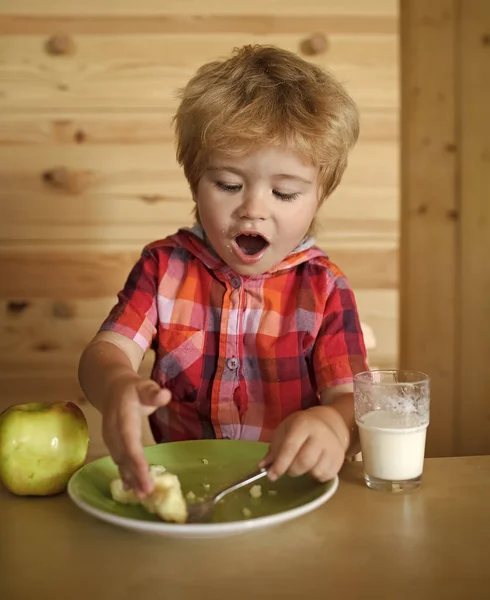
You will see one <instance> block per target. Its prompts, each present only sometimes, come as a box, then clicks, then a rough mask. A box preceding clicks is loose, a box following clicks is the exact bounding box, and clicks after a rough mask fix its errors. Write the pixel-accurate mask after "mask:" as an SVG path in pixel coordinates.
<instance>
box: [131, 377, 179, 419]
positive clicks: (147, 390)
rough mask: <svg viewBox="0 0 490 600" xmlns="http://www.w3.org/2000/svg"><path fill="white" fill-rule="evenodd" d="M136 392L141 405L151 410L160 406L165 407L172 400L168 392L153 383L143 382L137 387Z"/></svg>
mask: <svg viewBox="0 0 490 600" xmlns="http://www.w3.org/2000/svg"><path fill="white" fill-rule="evenodd" d="M137 390H138V397H139V401H140V403H141V405H142V406H144V407H148V408H153V410H155V409H156V408H159V407H160V406H166V405H167V404H168V403H169V402H170V400H171V399H172V394H171V393H170V391H169V390H167V389H165V388H162V387H160V386H159V385H158V383H156V382H155V381H144V382H142V383H141V384H139V385H138V386H137ZM144 412H145V413H146V412H147V411H146V410H145V411H144ZM151 412H153V411H151Z"/></svg>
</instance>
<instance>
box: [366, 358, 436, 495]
mask: <svg viewBox="0 0 490 600" xmlns="http://www.w3.org/2000/svg"><path fill="white" fill-rule="evenodd" d="M354 406H355V414H356V423H357V425H358V426H359V435H360V440H361V452H362V460H363V466H364V479H365V481H366V484H367V486H368V487H369V488H371V489H373V490H384V491H390V492H401V491H405V490H410V489H415V488H417V487H418V486H419V485H420V483H421V480H422V472H423V468H424V455H425V438H426V433H427V427H428V425H429V407H430V389H429V377H428V376H427V375H425V373H420V372H418V371H403V370H390V371H365V372H363V373H358V374H357V375H356V376H355V377H354Z"/></svg>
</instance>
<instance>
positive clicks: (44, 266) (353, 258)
mask: <svg viewBox="0 0 490 600" xmlns="http://www.w3.org/2000/svg"><path fill="white" fill-rule="evenodd" d="M330 255H331V257H332V260H334V261H335V262H336V263H338V264H339V265H341V268H342V270H343V271H344V272H345V273H346V275H347V277H348V278H349V280H350V282H351V285H352V286H353V287H354V288H355V289H376V288H381V289H393V288H395V287H396V285H397V251H386V250H376V249H371V250H370V249H366V250H365V251H364V253H363V262H360V261H359V253H358V251H356V250H352V249H340V248H339V249H337V250H335V251H332V252H330ZM138 257H139V252H138V251H136V250H129V249H128V248H127V246H119V248H118V247H117V246H116V245H114V246H113V247H112V250H108V249H107V247H96V246H95V247H94V246H93V245H90V246H88V247H87V246H78V247H77V245H73V246H70V245H66V247H64V248H63V249H62V250H60V249H57V248H53V247H51V248H50V247H49V246H46V247H39V246H33V247H31V249H28V246H23V247H20V246H17V247H15V248H9V249H3V250H1V249H0V282H1V283H0V297H2V298H20V299H25V298H44V297H54V298H62V299H64V298H100V297H102V296H107V295H109V294H113V293H115V292H116V291H117V290H118V289H119V288H120V287H121V286H122V285H123V284H124V281H125V280H126V277H127V275H128V274H129V271H130V269H131V268H132V266H133V265H134V263H135V262H136V260H137V259H138Z"/></svg>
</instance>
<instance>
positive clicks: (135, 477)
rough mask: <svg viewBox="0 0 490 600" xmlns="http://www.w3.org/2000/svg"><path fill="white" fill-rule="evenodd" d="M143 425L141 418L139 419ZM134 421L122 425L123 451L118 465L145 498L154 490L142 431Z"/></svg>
mask: <svg viewBox="0 0 490 600" xmlns="http://www.w3.org/2000/svg"><path fill="white" fill-rule="evenodd" d="M137 422H138V423H139V426H141V419H139V421H137ZM134 424H135V423H134V421H133V422H131V421H126V424H125V425H123V426H122V427H121V438H120V439H121V446H122V449H123V452H122V453H121V456H120V459H119V462H118V465H119V471H120V473H121V477H122V479H123V481H124V482H125V483H126V484H127V485H128V486H129V487H131V488H132V489H133V490H134V492H135V493H136V495H137V496H138V498H143V497H144V496H146V495H147V494H148V493H150V492H151V491H152V490H153V480H152V479H151V477H150V472H149V466H148V462H147V461H146V458H145V455H144V453H143V444H142V441H141V431H140V429H139V428H138V429H136V428H135V427H134Z"/></svg>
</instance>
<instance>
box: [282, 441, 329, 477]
mask: <svg viewBox="0 0 490 600" xmlns="http://www.w3.org/2000/svg"><path fill="white" fill-rule="evenodd" d="M321 456H322V446H321V445H320V444H319V443H318V441H317V440H316V439H314V438H311V437H310V438H307V440H306V442H305V443H304V444H303V445H302V446H301V448H300V449H299V452H298V453H297V454H296V456H295V457H294V459H293V461H292V462H291V465H290V467H289V469H288V475H291V476H292V477H299V476H300V475H304V474H305V473H309V472H310V471H312V472H313V469H315V468H316V466H317V464H318V462H319V460H320V458H321Z"/></svg>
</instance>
